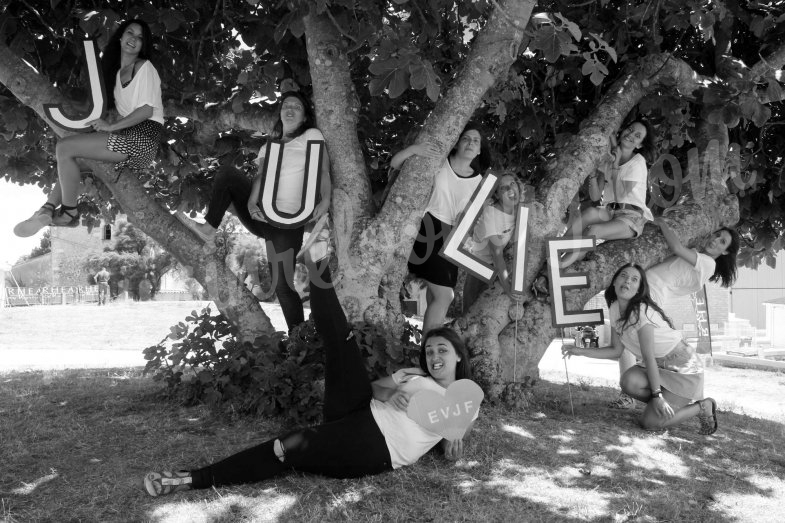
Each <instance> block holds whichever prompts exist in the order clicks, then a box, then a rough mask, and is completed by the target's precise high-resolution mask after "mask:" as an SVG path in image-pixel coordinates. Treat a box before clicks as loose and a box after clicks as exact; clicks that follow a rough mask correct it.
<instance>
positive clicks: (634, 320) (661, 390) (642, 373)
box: [562, 263, 717, 435]
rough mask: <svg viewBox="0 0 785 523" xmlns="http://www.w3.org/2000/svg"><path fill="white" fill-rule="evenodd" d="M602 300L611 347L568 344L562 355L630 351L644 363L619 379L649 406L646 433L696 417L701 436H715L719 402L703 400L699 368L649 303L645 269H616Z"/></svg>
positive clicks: (592, 355) (692, 351)
mask: <svg viewBox="0 0 785 523" xmlns="http://www.w3.org/2000/svg"><path fill="white" fill-rule="evenodd" d="M605 301H606V302H607V303H608V307H609V309H610V319H611V344H612V346H611V347H605V348H601V349H582V348H577V347H576V346H575V345H573V344H569V345H564V346H563V347H562V354H564V356H565V357H570V356H587V357H589V358H599V359H618V358H619V356H621V354H622V352H624V349H627V350H629V351H630V352H631V353H633V354H634V355H635V356H636V357H637V359H638V360H642V364H638V365H635V366H633V367H632V368H630V369H629V370H627V371H626V372H625V373H624V374H623V375H622V376H621V389H622V391H623V392H625V393H627V394H629V395H630V396H632V397H633V398H635V399H636V400H639V401H642V402H644V403H646V404H647V405H646V408H645V409H644V411H643V416H642V417H641V420H640V423H641V426H642V427H643V428H644V429H647V430H657V429H663V428H666V427H670V426H673V425H676V424H678V423H681V422H682V421H684V420H686V419H689V418H692V417H694V416H698V419H699V420H700V425H701V426H700V431H699V432H700V433H701V434H705V435H709V434H714V433H715V432H716V431H717V404H716V402H715V401H714V400H713V399H711V398H705V399H703V365H702V364H701V361H700V360H699V359H698V356H697V354H696V353H695V349H694V348H693V347H691V346H690V345H688V344H687V343H686V342H685V341H684V339H683V338H682V336H681V333H679V332H678V331H676V330H674V328H673V324H672V323H671V321H670V319H669V318H668V317H667V316H666V315H665V313H664V312H663V311H662V309H660V307H659V306H658V305H657V304H656V303H655V302H654V301H653V300H652V299H651V297H650V295H649V285H648V283H647V282H646V275H645V273H644V272H643V268H642V267H641V266H639V265H636V264H631V263H628V264H626V265H623V266H622V267H621V268H620V269H619V270H618V271H616V274H614V275H613V280H611V286H610V287H608V288H607V289H606V290H605ZM692 400H697V401H695V402H694V403H691V401H692Z"/></svg>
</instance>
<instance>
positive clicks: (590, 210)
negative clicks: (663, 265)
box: [559, 120, 655, 268]
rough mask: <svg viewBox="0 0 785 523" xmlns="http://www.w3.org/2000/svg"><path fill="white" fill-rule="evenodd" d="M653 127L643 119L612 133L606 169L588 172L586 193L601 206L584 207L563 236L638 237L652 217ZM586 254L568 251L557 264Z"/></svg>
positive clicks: (607, 238)
mask: <svg viewBox="0 0 785 523" xmlns="http://www.w3.org/2000/svg"><path fill="white" fill-rule="evenodd" d="M654 149H655V145H654V131H653V129H652V127H651V125H650V124H649V123H648V122H646V121H644V120H636V121H634V122H632V123H631V124H630V125H628V126H627V127H625V128H624V129H623V130H622V131H621V133H620V135H619V138H618V144H617V139H616V136H613V137H611V156H612V161H611V163H610V167H609V169H608V173H606V174H602V173H600V174H599V175H598V173H594V174H591V175H589V195H590V197H591V199H592V200H594V201H598V200H600V198H602V205H601V206H600V207H587V208H585V209H584V210H583V211H582V212H581V214H580V216H578V217H577V218H575V219H574V220H572V222H571V223H570V225H569V226H568V228H567V232H566V233H565V235H564V237H565V238H586V237H589V236H594V237H595V238H597V239H598V240H623V239H626V238H637V237H638V236H640V234H641V232H642V231H643V226H644V225H645V224H646V222H648V221H650V220H652V219H653V218H654V217H653V216H652V214H651V211H650V210H649V208H648V207H646V188H647V187H648V172H649V171H648V167H647V166H646V163H647V161H648V162H650V161H651V159H652V156H653V155H654ZM584 255H585V251H583V250H580V249H579V250H574V251H571V252H567V253H565V254H564V256H563V257H562V259H561V261H560V262H559V267H561V268H565V267H569V266H570V265H572V264H573V263H575V262H576V261H578V260H579V259H581V258H582V257H583V256H584Z"/></svg>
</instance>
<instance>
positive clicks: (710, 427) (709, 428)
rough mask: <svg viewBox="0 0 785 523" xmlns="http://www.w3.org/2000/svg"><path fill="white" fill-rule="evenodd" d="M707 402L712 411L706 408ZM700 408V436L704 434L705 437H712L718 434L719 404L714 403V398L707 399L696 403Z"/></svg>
mask: <svg viewBox="0 0 785 523" xmlns="http://www.w3.org/2000/svg"><path fill="white" fill-rule="evenodd" d="M706 402H709V406H710V407H711V410H710V411H709V409H708V408H707V406H706ZM695 403H697V405H698V407H700V409H701V410H700V412H699V413H698V421H699V422H700V424H701V425H700V428H699V429H698V433H699V434H703V435H704V436H711V435H712V434H714V433H715V432H717V428H718V426H719V425H718V424H717V402H716V401H714V399H713V398H705V399H702V400H700V401H696V402H695Z"/></svg>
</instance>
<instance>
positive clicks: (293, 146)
mask: <svg viewBox="0 0 785 523" xmlns="http://www.w3.org/2000/svg"><path fill="white" fill-rule="evenodd" d="M308 141H324V135H322V132H321V131H320V130H319V129H316V128H315V127H314V128H311V129H308V130H306V131H305V132H304V133H303V134H301V135H300V136H298V137H297V138H295V139H293V140H292V141H290V142H286V143H285V144H283V158H282V159H281V171H280V176H279V178H278V180H279V183H280V185H279V186H278V192H277V193H276V195H275V205H276V208H277V209H278V210H279V211H281V212H286V213H296V212H298V211H299V210H300V208H301V206H302V199H303V181H304V180H305V153H306V150H307V146H308ZM266 152H267V144H264V145H263V146H262V147H261V148H260V149H259V154H258V155H257V156H256V163H257V165H261V164H262V162H263V161H264V155H265V154H266ZM316 160H317V158H313V159H312V160H311V161H316ZM271 174H275V173H271ZM325 175H326V173H322V176H325Z"/></svg>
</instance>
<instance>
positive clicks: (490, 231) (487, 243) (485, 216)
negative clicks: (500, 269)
mask: <svg viewBox="0 0 785 523" xmlns="http://www.w3.org/2000/svg"><path fill="white" fill-rule="evenodd" d="M514 232H515V213H514V212H513V213H512V214H507V213H506V212H504V211H502V210H501V209H498V208H496V207H494V206H493V205H486V206H485V207H483V209H482V214H481V215H480V219H479V220H477V224H476V225H475V226H474V232H473V233H472V236H471V237H470V238H468V239H467V240H466V249H467V250H468V251H469V252H470V253H472V254H473V255H475V256H477V257H478V258H479V259H481V260H482V261H484V262H486V263H493V254H492V253H491V246H492V244H493V245H497V246H499V247H504V246H505V245H507V244H508V243H510V239H511V238H512V234H513V233H514Z"/></svg>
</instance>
